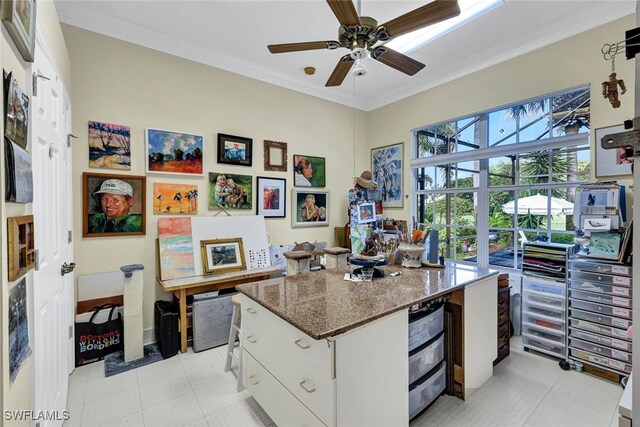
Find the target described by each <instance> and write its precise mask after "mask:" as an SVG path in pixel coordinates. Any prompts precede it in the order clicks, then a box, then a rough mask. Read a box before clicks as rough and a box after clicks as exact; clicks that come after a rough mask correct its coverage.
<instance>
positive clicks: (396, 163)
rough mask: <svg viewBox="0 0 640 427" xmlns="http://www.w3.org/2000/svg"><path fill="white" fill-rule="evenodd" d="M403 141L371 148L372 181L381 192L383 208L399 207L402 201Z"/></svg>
mask: <svg viewBox="0 0 640 427" xmlns="http://www.w3.org/2000/svg"><path fill="white" fill-rule="evenodd" d="M403 156H404V143H402V142H400V143H398V144H394V145H387V146H385V147H378V148H372V149H371V172H372V175H373V181H375V182H376V184H378V190H380V191H381V193H382V206H383V207H384V208H401V207H403V206H404V204H403V202H404V200H403V198H402V197H403V188H402V162H403V159H404V157H403Z"/></svg>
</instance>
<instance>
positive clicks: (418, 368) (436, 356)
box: [409, 334, 444, 384]
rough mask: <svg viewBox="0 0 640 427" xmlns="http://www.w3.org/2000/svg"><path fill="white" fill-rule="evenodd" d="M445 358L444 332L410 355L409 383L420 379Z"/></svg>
mask: <svg viewBox="0 0 640 427" xmlns="http://www.w3.org/2000/svg"><path fill="white" fill-rule="evenodd" d="M443 360H444V334H441V335H440V338H438V339H436V340H435V341H434V342H432V343H431V344H429V345H425V346H424V348H422V349H421V348H420V347H418V348H417V349H416V350H415V353H414V354H410V355H409V384H412V383H413V382H414V381H416V380H418V379H420V377H422V376H423V375H425V374H426V373H427V372H429V371H430V370H432V369H433V368H435V367H436V366H437V365H438V363H440V362H442V361H443Z"/></svg>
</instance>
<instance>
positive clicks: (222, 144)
mask: <svg viewBox="0 0 640 427" xmlns="http://www.w3.org/2000/svg"><path fill="white" fill-rule="evenodd" d="M252 157H253V139H251V138H245V137H242V136H234V135H227V134H224V133H219V134H218V163H226V164H229V165H239V166H251V162H252Z"/></svg>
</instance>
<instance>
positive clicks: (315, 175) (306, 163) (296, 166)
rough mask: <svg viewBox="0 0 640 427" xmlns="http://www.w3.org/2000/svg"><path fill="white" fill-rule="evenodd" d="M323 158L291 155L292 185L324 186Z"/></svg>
mask: <svg viewBox="0 0 640 427" xmlns="http://www.w3.org/2000/svg"><path fill="white" fill-rule="evenodd" d="M324 164H325V160H324V157H314V156H303V155H301V154H294V155H293V180H294V181H293V182H294V183H293V185H294V186H296V187H324V186H325V165H324Z"/></svg>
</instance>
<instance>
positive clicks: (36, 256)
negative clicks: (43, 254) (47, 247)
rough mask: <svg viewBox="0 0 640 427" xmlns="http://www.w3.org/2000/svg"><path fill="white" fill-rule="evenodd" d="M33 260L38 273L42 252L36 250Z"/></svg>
mask: <svg viewBox="0 0 640 427" xmlns="http://www.w3.org/2000/svg"><path fill="white" fill-rule="evenodd" d="M33 260H34V262H35V266H34V268H35V270H36V271H38V270H40V250H39V249H35V250H34V251H33Z"/></svg>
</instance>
